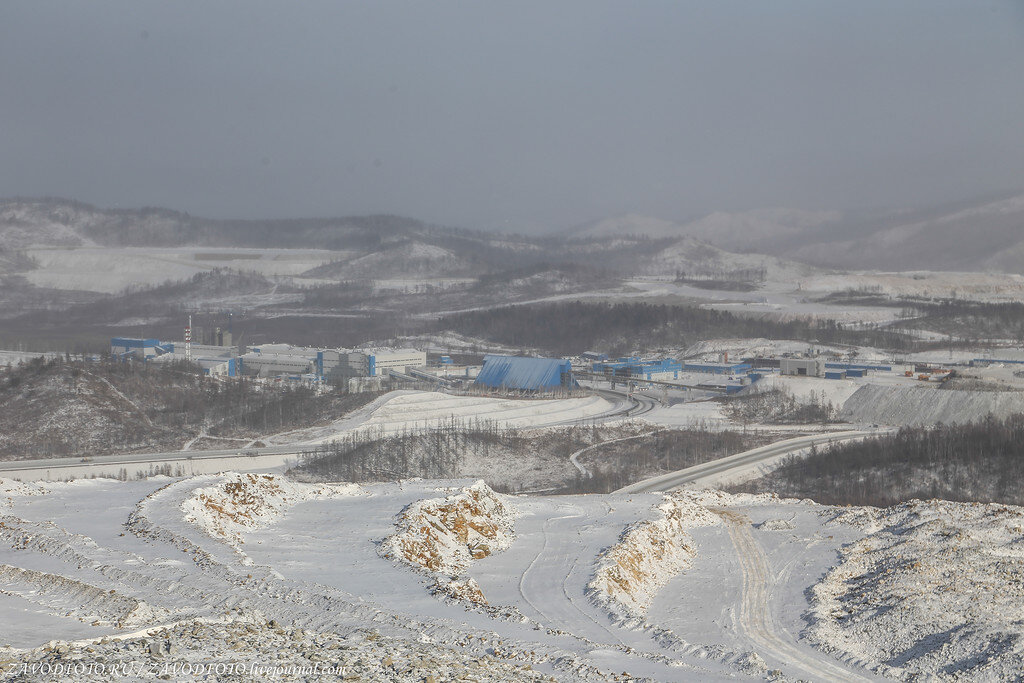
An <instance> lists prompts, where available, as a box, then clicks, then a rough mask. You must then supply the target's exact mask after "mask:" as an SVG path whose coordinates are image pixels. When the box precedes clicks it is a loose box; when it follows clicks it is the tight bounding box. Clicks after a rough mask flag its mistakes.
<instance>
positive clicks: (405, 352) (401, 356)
mask: <svg viewBox="0 0 1024 683" xmlns="http://www.w3.org/2000/svg"><path fill="white" fill-rule="evenodd" d="M315 365H316V372H317V373H318V374H320V376H321V377H331V376H335V377H384V376H387V374H388V371H389V370H394V371H396V372H402V373H404V372H406V371H407V370H408V369H409V368H423V367H426V365H427V353H426V352H425V351H417V350H416V349H389V348H374V349H358V350H355V351H345V350H342V349H325V350H323V351H317V352H316V356H315Z"/></svg>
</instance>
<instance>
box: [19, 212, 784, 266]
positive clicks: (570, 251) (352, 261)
mask: <svg viewBox="0 0 1024 683" xmlns="http://www.w3.org/2000/svg"><path fill="white" fill-rule="evenodd" d="M664 223H665V228H666V229H665V230H664V231H663V232H665V233H666V234H664V235H659V236H655V237H647V236H643V235H619V236H617V237H615V238H614V239H610V238H609V237H606V236H603V235H593V236H587V235H579V236H568V235H555V236H548V237H542V236H523V235H514V234H508V233H492V232H484V231H480V230H467V229H461V228H450V227H444V226H437V225H431V224H428V223H425V222H422V221H418V220H415V219H412V218H404V217H401V216H390V215H375V216H349V217H341V218H311V219H288V220H244V221H243V220H238V221H226V220H211V219H204V218H196V217H193V216H190V215H189V214H187V213H182V212H178V211H172V210H168V209H159V208H143V209H101V208H97V207H94V206H91V205H89V204H84V203H82V202H75V201H70V200H63V199H12V200H3V201H0V251H3V250H6V251H7V252H8V253H13V252H15V251H19V250H25V251H28V252H31V251H32V249H38V248H40V247H42V248H45V247H62V248H68V247H91V248H104V247H110V248H114V247H151V248H166V247H175V248H176V247H182V248H192V247H195V248H202V247H208V248H214V247H232V248H238V249H281V248H293V249H322V250H327V251H329V252H332V253H331V257H332V261H331V262H329V263H324V264H323V265H321V266H319V267H317V268H314V269H313V270H311V271H309V272H308V273H305V274H304V275H305V276H308V277H314V278H325V279H333V280H356V279H381V278H409V277H419V278H424V277H427V278H429V277H441V278H444V277H469V278H473V277H480V276H482V275H485V274H489V273H498V272H505V271H509V270H514V269H519V268H535V267H537V266H540V265H544V264H547V265H549V266H551V267H558V266H563V265H578V266H586V267H588V268H597V269H601V270H604V271H607V272H608V273H616V274H619V275H623V276H630V275H662V276H665V275H673V274H675V272H676V271H678V270H694V269H697V270H704V271H707V270H716V271H728V270H733V269H735V268H743V269H747V268H750V267H755V268H761V267H764V266H765V263H767V262H768V261H771V262H773V263H775V262H776V261H777V260H776V259H769V258H768V257H754V256H752V255H737V254H731V253H729V252H728V251H727V250H724V249H721V248H719V247H715V246H712V245H710V244H708V243H706V242H704V241H702V240H698V239H695V238H693V237H680V236H672V235H671V234H668V233H669V232H670V230H668V228H667V226H668V223H667V222H664ZM22 262H26V263H28V261H25V260H24V259H23V260H22ZM762 262H765V263H762ZM8 272H16V270H14V269H13V268H12V269H10V270H9V271H8Z"/></svg>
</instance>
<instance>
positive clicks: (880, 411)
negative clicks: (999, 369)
mask: <svg viewBox="0 0 1024 683" xmlns="http://www.w3.org/2000/svg"><path fill="white" fill-rule="evenodd" d="M1014 413H1024V392H1010V391H1006V392H992V391H959V390H955V389H951V390H949V391H938V390H936V389H933V388H929V387H898V386H897V387H893V386H881V385H874V384H869V385H867V386H863V387H861V388H860V389H858V390H857V391H856V392H855V393H854V394H853V396H851V397H850V398H848V399H847V400H846V402H845V403H843V407H842V409H841V410H840V411H839V418H840V419H841V420H844V421H846V422H854V423H871V424H887V425H929V424H935V423H937V422H942V423H945V424H954V423H959V424H962V423H965V422H976V421H978V420H982V419H984V418H985V417H986V416H987V415H989V414H992V415H994V416H995V417H998V418H1002V417H1007V416H1009V415H1012V414H1014Z"/></svg>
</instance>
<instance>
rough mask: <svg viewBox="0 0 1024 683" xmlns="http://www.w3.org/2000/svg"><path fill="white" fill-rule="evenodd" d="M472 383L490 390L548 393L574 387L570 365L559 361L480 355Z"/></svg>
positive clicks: (556, 359) (554, 359)
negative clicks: (482, 360) (481, 359)
mask: <svg viewBox="0 0 1024 683" xmlns="http://www.w3.org/2000/svg"><path fill="white" fill-rule="evenodd" d="M476 384H478V385H480V386H485V387H491V388H494V389H517V390H522V391H551V390H553V389H571V388H574V387H576V386H577V384H576V380H575V379H574V378H573V376H572V363H570V362H569V361H567V360H562V359H560V358H525V357H522V356H493V355H487V356H484V366H483V368H481V370H480V374H479V375H477V378H476Z"/></svg>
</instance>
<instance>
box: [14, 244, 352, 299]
mask: <svg viewBox="0 0 1024 683" xmlns="http://www.w3.org/2000/svg"><path fill="white" fill-rule="evenodd" d="M28 253H29V254H30V255H31V256H32V257H33V258H34V259H35V260H36V261H37V262H38V264H39V267H38V268H36V269H35V270H31V271H28V272H26V273H25V274H24V275H25V277H26V278H27V279H28V280H29V282H31V283H32V284H34V285H37V286H40V287H55V288H58V289H74V290H87V291H94V292H106V293H115V292H119V291H121V290H123V289H125V288H126V287H129V286H135V287H138V286H139V285H158V284H161V283H163V282H166V281H168V280H184V279H187V278H190V277H192V276H193V275H195V274H196V273H201V272H205V271H208V270H213V269H214V268H232V269H235V270H243V271H251V272H256V273H260V274H262V275H267V276H272V275H288V276H296V275H299V274H300V273H303V272H305V271H307V270H310V269H312V268H315V267H317V266H319V265H322V264H324V263H328V262H330V261H333V260H336V259H340V258H343V257H344V256H346V255H348V253H347V252H335V251H326V250H322V249H234V248H216V247H188V248H186V247H166V248H159V247H123V248H112V247H82V248H45V249H31V250H29V252H28Z"/></svg>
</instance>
